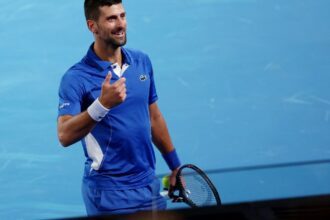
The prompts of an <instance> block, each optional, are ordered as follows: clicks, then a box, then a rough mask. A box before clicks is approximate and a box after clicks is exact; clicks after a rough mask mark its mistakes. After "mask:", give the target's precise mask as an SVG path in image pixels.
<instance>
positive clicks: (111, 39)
mask: <svg viewBox="0 0 330 220" xmlns="http://www.w3.org/2000/svg"><path fill="white" fill-rule="evenodd" d="M104 41H105V43H106V45H108V46H111V47H113V48H118V47H121V46H124V45H125V44H126V42H127V37H126V33H125V34H124V37H123V39H121V40H118V39H117V38H114V37H108V38H106V39H104Z"/></svg>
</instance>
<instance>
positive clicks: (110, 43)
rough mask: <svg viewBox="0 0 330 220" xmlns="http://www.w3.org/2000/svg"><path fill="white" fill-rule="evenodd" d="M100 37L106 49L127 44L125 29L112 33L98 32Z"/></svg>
mask: <svg viewBox="0 0 330 220" xmlns="http://www.w3.org/2000/svg"><path fill="white" fill-rule="evenodd" d="M100 37H101V39H102V40H103V42H104V43H105V44H106V45H107V47H111V48H114V49H116V48H118V47H121V46H124V45H125V44H126V42H127V34H126V29H124V28H121V29H117V30H114V31H100Z"/></svg>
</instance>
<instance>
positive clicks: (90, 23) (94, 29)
mask: <svg viewBox="0 0 330 220" xmlns="http://www.w3.org/2000/svg"><path fill="white" fill-rule="evenodd" d="M87 27H88V29H89V30H90V32H92V33H93V34H97V33H98V31H97V24H96V22H95V21H93V20H87Z"/></svg>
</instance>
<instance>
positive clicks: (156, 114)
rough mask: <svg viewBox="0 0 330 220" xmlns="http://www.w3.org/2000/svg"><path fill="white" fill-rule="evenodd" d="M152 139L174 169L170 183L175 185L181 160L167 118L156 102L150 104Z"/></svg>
mask: <svg viewBox="0 0 330 220" xmlns="http://www.w3.org/2000/svg"><path fill="white" fill-rule="evenodd" d="M149 111H150V122H151V134H152V141H153V143H154V144H155V145H156V147H157V148H158V149H159V151H160V152H161V154H162V156H163V158H164V159H165V161H166V163H167V165H168V166H169V168H170V169H171V170H172V173H171V175H170V185H171V186H174V185H175V182H176V181H175V177H176V173H177V172H178V169H179V167H180V165H181V164H180V160H179V158H178V155H177V153H176V151H175V148H174V146H173V143H172V140H171V137H170V134H169V131H168V129H167V125H166V122H165V119H164V117H163V115H162V113H161V112H160V109H159V107H158V105H157V103H156V102H154V103H152V104H151V105H149Z"/></svg>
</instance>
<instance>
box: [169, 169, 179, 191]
mask: <svg viewBox="0 0 330 220" xmlns="http://www.w3.org/2000/svg"><path fill="white" fill-rule="evenodd" d="M178 171H179V168H177V169H175V170H173V171H172V173H171V175H170V176H169V181H170V188H169V190H168V192H169V194H171V193H172V192H174V191H175V190H176V189H175V185H176V174H177V173H178Z"/></svg>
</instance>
